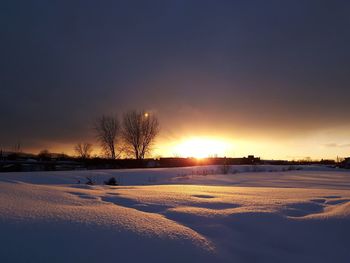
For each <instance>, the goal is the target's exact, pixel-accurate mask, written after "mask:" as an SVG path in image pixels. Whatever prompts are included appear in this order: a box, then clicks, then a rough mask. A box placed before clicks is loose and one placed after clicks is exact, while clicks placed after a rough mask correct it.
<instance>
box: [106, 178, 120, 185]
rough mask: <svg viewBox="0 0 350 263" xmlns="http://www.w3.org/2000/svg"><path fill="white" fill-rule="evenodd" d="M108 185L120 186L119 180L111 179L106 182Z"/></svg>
mask: <svg viewBox="0 0 350 263" xmlns="http://www.w3.org/2000/svg"><path fill="white" fill-rule="evenodd" d="M105 184H106V185H119V184H118V182H117V180H116V179H115V178H114V177H111V178H109V179H108V180H107V181H105Z"/></svg>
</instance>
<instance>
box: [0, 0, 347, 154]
mask: <svg viewBox="0 0 350 263" xmlns="http://www.w3.org/2000/svg"><path fill="white" fill-rule="evenodd" d="M349 12H350V2H349V1H338V0H335V1H322V0H317V1H316V0H310V1H305V0H303V1H301V0H290V1H289V0H286V1H277V0H276V1H269V0H267V1H250V0H242V1H233V0H232V1H228V0H227V1H224V0H219V1H214V0H211V1H207V0H198V1H194V0H176V1H164V0H162V1H161V0H159V1H152V0H151V1H130V0H128V1H126V0H125V1H88V0H85V1H44V0H41V1H17V0H11V1H9V0H7V1H6V0H5V1H1V3H0V36H1V37H0V38H1V41H0V57H1V59H0V123H1V124H0V125H1V126H0V147H1V148H2V149H11V148H13V147H14V145H15V144H16V143H18V142H20V143H21V147H22V148H23V150H25V151H33V152H37V151H39V150H41V149H49V150H50V151H53V152H66V153H72V152H73V147H74V144H76V143H77V142H81V141H87V142H91V143H93V144H94V145H95V146H96V148H97V143H96V140H95V138H94V134H93V130H92V123H93V120H94V119H96V118H97V117H99V116H101V115H102V114H115V115H118V116H122V114H123V113H124V112H125V111H128V110H130V109H140V110H145V111H148V112H150V113H152V114H156V115H157V116H158V118H159V121H160V123H161V133H160V135H159V137H158V139H157V141H156V144H155V146H154V152H153V155H154V156H178V155H187V154H191V153H184V152H183V151H184V150H183V149H184V148H186V147H185V146H186V145H187V147H198V148H200V151H204V152H205V153H207V151H206V149H204V148H205V147H211V148H212V151H211V152H208V154H209V153H210V154H213V155H214V154H218V155H224V156H233V157H237V156H243V155H247V154H255V155H257V156H261V157H263V158H268V159H269V158H270V159H299V158H304V157H312V158H336V156H343V157H344V156H350V119H349V112H350V103H349V99H350V85H349V84H350V65H349V61H350V50H349V47H350V29H349V28H350V16H349ZM193 141H195V143H190V142H193ZM214 144H215V145H216V146H218V145H221V146H220V147H221V148H220V147H219V146H218V147H219V148H220V149H219V150H217V151H218V152H215V151H216V150H215V147H214V146H211V145H214ZM183 145H185V146H183ZM188 145H189V146H188Z"/></svg>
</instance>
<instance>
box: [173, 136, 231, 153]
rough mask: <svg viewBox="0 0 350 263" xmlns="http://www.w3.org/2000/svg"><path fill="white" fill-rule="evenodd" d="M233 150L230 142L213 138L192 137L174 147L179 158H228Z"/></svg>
mask: <svg viewBox="0 0 350 263" xmlns="http://www.w3.org/2000/svg"><path fill="white" fill-rule="evenodd" d="M230 148H231V145H230V142H228V141H224V140H223V139H217V138H211V137H191V138H188V139H184V140H182V141H180V142H178V144H176V145H175V146H174V147H173V149H172V150H173V152H174V155H175V156H178V157H195V158H205V157H216V156H220V157H223V156H226V155H227V154H228V150H229V149H230Z"/></svg>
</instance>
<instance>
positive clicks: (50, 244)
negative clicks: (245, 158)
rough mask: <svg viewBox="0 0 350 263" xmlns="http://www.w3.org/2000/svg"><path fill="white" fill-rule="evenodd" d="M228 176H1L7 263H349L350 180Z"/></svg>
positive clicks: (333, 173)
mask: <svg viewBox="0 0 350 263" xmlns="http://www.w3.org/2000/svg"><path fill="white" fill-rule="evenodd" d="M220 168H221V167H215V166H208V167H189V168H173V169H143V170H142V169H136V170H104V171H71V172H33V173H4V174H0V262H238V263H240V262H318V263H319V262H344V263H345V262H350V251H349V248H350V191H349V190H350V171H344V170H336V169H330V168H325V167H318V166H311V167H310V166H309V167H303V169H302V170H291V171H287V170H290V167H283V166H258V167H256V166H255V167H251V166H234V167H231V170H230V171H231V173H229V174H226V175H220V174H218V172H219V170H220ZM86 177H89V178H92V179H93V181H94V182H96V183H97V185H95V186H89V185H86V184H85V182H86ZM110 177H115V178H117V180H118V181H119V182H120V183H121V186H105V185H103V184H102V183H103V181H105V180H107V179H109V178H110ZM78 182H80V184H78Z"/></svg>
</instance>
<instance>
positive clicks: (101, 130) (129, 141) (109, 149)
mask: <svg viewBox="0 0 350 263" xmlns="http://www.w3.org/2000/svg"><path fill="white" fill-rule="evenodd" d="M93 129H94V133H95V136H96V139H97V140H98V142H99V144H100V146H101V148H102V150H103V152H104V155H105V156H106V157H107V158H110V159H116V158H119V157H120V156H121V154H124V155H125V156H128V157H133V158H135V159H139V160H140V159H144V158H145V157H146V156H147V155H148V154H150V153H151V150H152V146H153V144H154V141H155V138H156V137H157V135H158V134H159V131H160V127H159V121H158V118H157V116H156V115H155V114H151V113H147V112H143V111H136V110H132V111H128V112H126V113H124V115H123V116H122V120H121V121H119V118H118V117H117V116H111V115H102V116H101V117H99V118H97V119H96V120H95V122H94V125H93ZM74 150H75V152H76V153H77V155H78V156H79V157H80V158H83V159H86V158H89V157H90V155H91V152H92V145H91V144H90V143H78V144H76V145H75V147H74Z"/></svg>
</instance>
